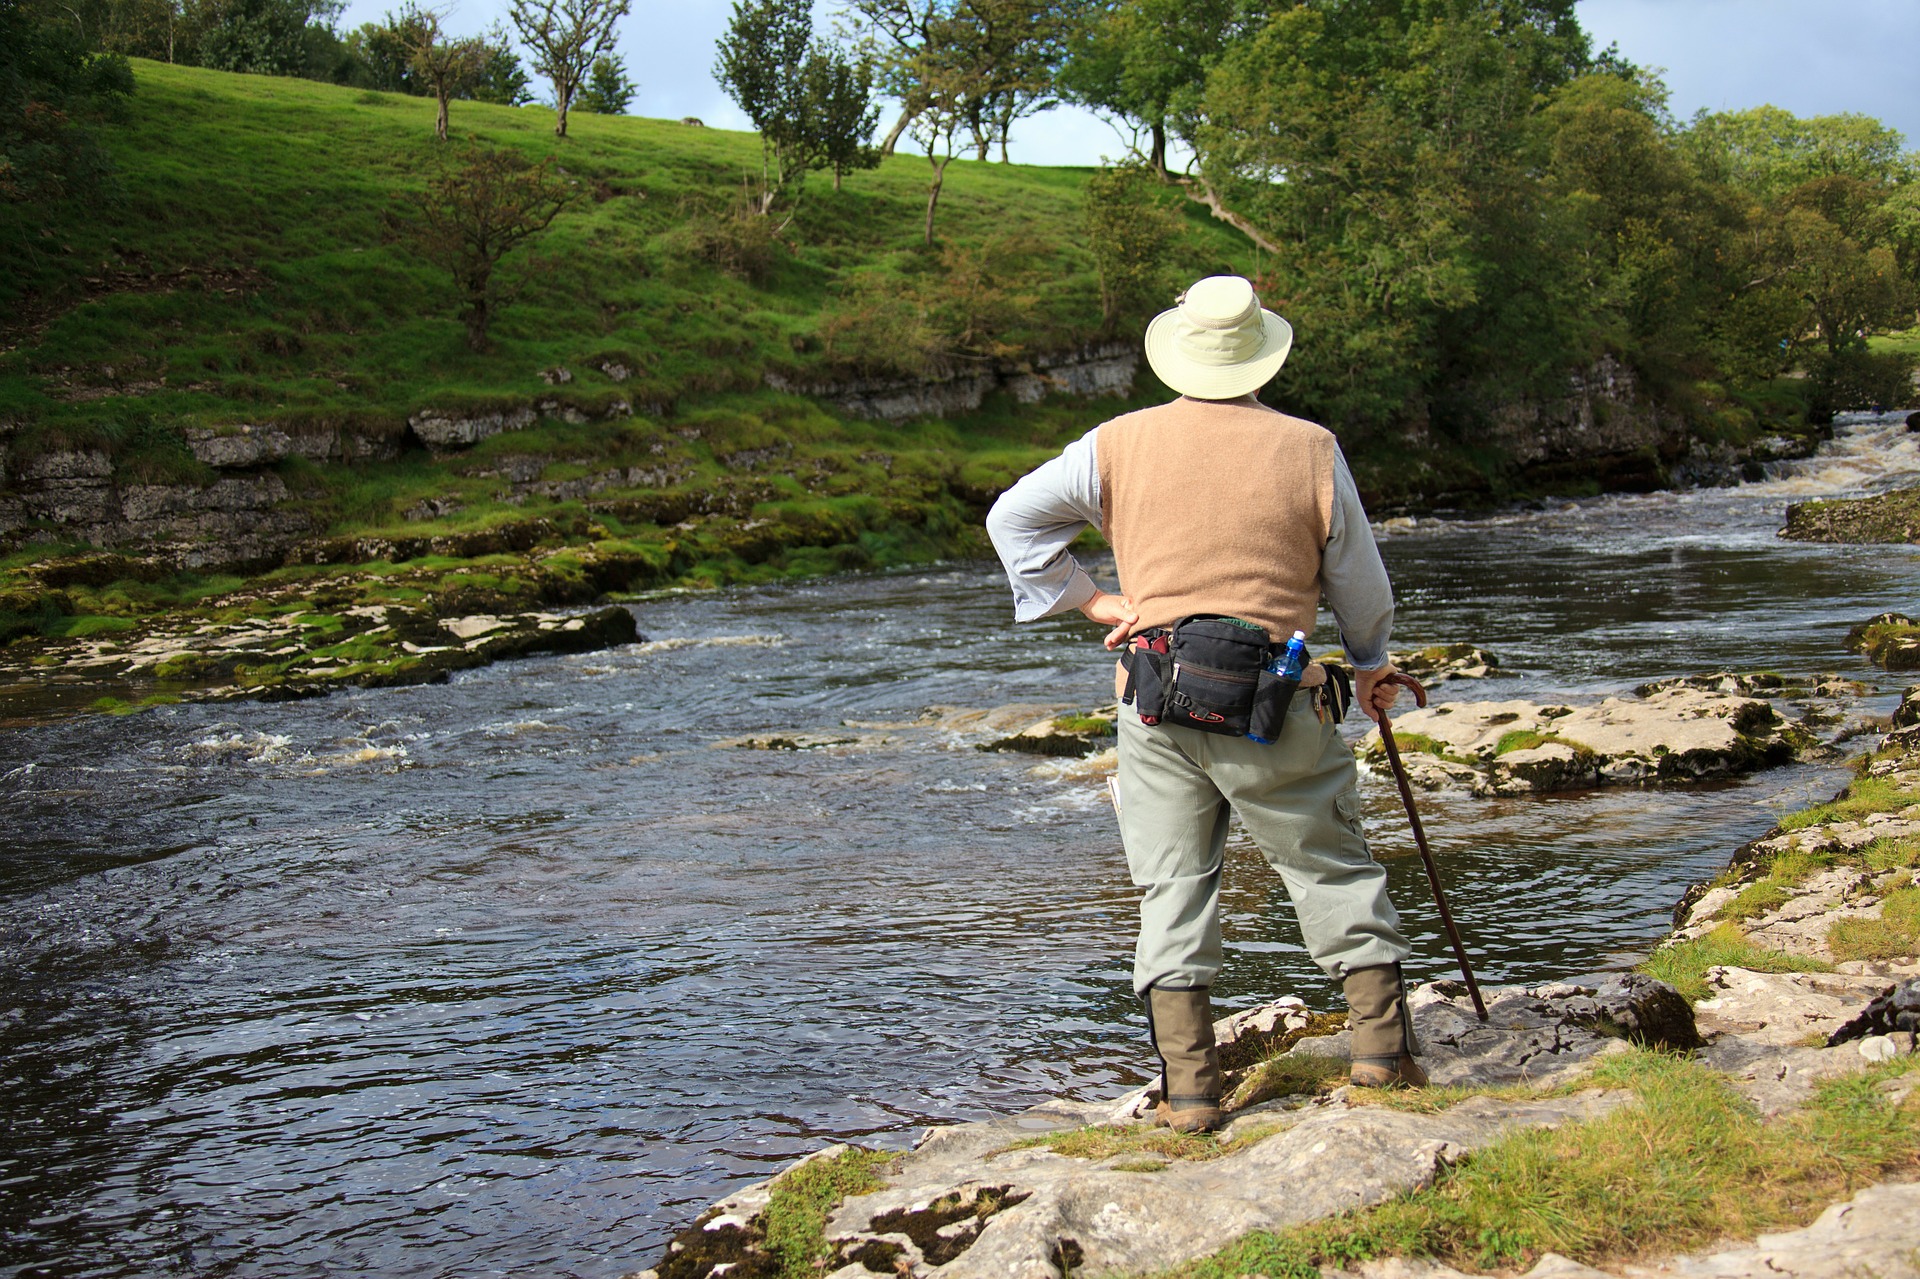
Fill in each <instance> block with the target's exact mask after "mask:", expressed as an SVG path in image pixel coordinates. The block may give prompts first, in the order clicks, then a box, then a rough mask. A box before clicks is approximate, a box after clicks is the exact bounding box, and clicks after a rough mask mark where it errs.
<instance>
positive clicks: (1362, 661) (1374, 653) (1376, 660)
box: [1340, 635, 1392, 671]
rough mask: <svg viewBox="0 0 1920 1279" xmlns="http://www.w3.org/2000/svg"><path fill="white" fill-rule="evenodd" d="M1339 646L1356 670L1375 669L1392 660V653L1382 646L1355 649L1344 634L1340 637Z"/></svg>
mask: <svg viewBox="0 0 1920 1279" xmlns="http://www.w3.org/2000/svg"><path fill="white" fill-rule="evenodd" d="M1340 647H1341V648H1343V649H1345V650H1346V653H1347V660H1348V661H1349V662H1352V663H1353V669H1355V670H1356V671H1377V670H1379V669H1380V668H1381V667H1382V666H1385V665H1386V664H1387V663H1388V662H1389V661H1390V660H1392V654H1390V653H1388V652H1387V650H1386V649H1384V648H1375V649H1369V650H1367V651H1365V652H1360V651H1357V650H1355V648H1354V647H1353V645H1352V644H1350V643H1348V642H1347V637H1346V636H1344V635H1342V636H1341V637H1340Z"/></svg>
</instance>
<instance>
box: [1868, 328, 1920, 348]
mask: <svg viewBox="0 0 1920 1279" xmlns="http://www.w3.org/2000/svg"><path fill="white" fill-rule="evenodd" d="M1867 346H1868V348H1869V349H1871V350H1872V351H1873V352H1874V354H1876V355H1920V325H1915V326H1914V327H1913V328H1910V329H1907V330H1905V331H1904V332H1901V333H1877V334H1875V335H1874V336H1872V337H1870V338H1868V339H1867Z"/></svg>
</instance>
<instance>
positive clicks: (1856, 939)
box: [1827, 885, 1920, 960]
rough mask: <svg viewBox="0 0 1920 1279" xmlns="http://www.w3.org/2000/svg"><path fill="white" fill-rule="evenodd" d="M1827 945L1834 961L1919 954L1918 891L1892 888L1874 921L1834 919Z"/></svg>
mask: <svg viewBox="0 0 1920 1279" xmlns="http://www.w3.org/2000/svg"><path fill="white" fill-rule="evenodd" d="M1827 946H1828V948H1829V949H1830V950H1832V951H1833V957H1834V958H1835V959H1838V960H1849V959H1898V958H1901V957H1903V956H1907V955H1920V888H1915V887H1912V886H1911V885H1909V886H1908V887H1905V888H1896V889H1894V890H1893V891H1892V892H1890V893H1888V894H1887V895H1886V897H1884V898H1883V899H1881V904H1880V917H1879V918H1878V919H1836V920H1835V921H1834V922H1833V924H1832V926H1831V927H1830V928H1828V930H1827Z"/></svg>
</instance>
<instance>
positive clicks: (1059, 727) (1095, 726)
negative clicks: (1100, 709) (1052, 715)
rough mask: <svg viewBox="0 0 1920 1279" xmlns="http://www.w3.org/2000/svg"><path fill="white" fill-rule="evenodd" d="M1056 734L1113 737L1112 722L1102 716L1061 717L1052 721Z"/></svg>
mask: <svg viewBox="0 0 1920 1279" xmlns="http://www.w3.org/2000/svg"><path fill="white" fill-rule="evenodd" d="M1053 727H1054V730H1055V731H1056V732H1061V733H1084V734H1089V735H1092V736H1108V737H1111V736H1112V735H1113V721H1112V720H1110V719H1108V718H1107V717H1106V716H1104V715H1062V716H1060V717H1059V718H1058V719H1056V720H1054V721H1053Z"/></svg>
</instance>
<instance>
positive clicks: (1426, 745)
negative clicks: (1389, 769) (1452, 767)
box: [1380, 729, 1475, 764]
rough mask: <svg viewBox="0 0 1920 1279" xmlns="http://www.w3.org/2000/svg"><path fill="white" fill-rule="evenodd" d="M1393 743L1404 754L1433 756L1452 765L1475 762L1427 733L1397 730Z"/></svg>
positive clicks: (1382, 751)
mask: <svg viewBox="0 0 1920 1279" xmlns="http://www.w3.org/2000/svg"><path fill="white" fill-rule="evenodd" d="M1393 743H1394V745H1396V746H1398V747H1399V748H1400V750H1401V753H1402V754H1413V755H1432V756H1434V757H1435V758H1436V759H1444V760H1446V761H1447V762H1448V763H1451V764H1472V763H1474V762H1475V761H1474V760H1472V759H1471V758H1469V757H1468V756H1465V755H1462V754H1460V753H1459V752H1458V751H1456V750H1454V749H1453V747H1451V746H1449V745H1447V743H1445V742H1443V741H1441V740H1440V739H1439V738H1437V737H1429V736H1428V735H1427V734H1425V733H1403V732H1401V731H1400V730H1398V729H1395V730H1394V734H1393ZM1380 753H1381V754H1382V755H1384V754H1385V753H1386V752H1385V749H1384V748H1382V750H1381V752H1380Z"/></svg>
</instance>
